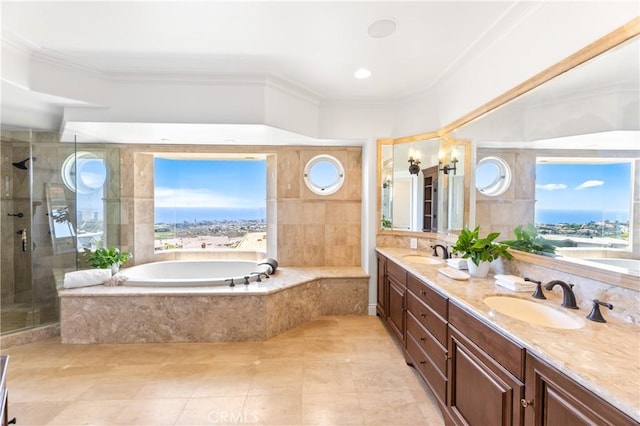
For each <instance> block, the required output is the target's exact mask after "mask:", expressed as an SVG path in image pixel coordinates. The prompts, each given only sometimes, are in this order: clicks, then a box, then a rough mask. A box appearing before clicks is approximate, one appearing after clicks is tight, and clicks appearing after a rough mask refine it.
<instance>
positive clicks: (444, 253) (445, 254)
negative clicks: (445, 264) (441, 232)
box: [431, 244, 449, 259]
mask: <svg viewBox="0 0 640 426" xmlns="http://www.w3.org/2000/svg"><path fill="white" fill-rule="evenodd" d="M438 247H441V248H442V258H443V259H449V251H448V250H447V248H446V247H445V246H443V245H442V244H436V245H433V246H431V248H432V249H433V255H434V256H435V257H438Z"/></svg>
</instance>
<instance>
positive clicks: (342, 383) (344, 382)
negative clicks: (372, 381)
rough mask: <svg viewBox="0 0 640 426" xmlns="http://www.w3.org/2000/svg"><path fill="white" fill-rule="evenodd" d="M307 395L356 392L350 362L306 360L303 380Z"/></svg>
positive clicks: (303, 389)
mask: <svg viewBox="0 0 640 426" xmlns="http://www.w3.org/2000/svg"><path fill="white" fill-rule="evenodd" d="M302 391H303V393H304V394H305V395H307V394H315V393H327V392H341V393H345V392H355V391H356V386H355V383H354V381H353V376H352V373H351V364H350V363H349V362H336V361H322V360H317V359H314V360H308V361H307V360H305V364H304V372H303V378H302Z"/></svg>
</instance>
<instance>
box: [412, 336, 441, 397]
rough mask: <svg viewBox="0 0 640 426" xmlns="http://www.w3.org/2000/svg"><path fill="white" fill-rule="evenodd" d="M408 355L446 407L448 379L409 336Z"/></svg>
mask: <svg viewBox="0 0 640 426" xmlns="http://www.w3.org/2000/svg"><path fill="white" fill-rule="evenodd" d="M407 353H408V354H409V357H410V358H411V360H412V362H413V366H414V367H415V368H416V369H417V370H418V372H419V373H420V375H421V376H422V377H424V380H425V382H427V385H429V387H430V388H431V390H432V391H433V394H434V395H435V396H436V398H438V399H439V400H440V402H441V403H442V404H443V405H444V404H445V403H446V401H447V377H446V376H445V375H443V374H442V373H441V372H440V371H439V369H438V368H437V367H436V366H435V365H433V363H432V362H431V361H430V359H429V356H428V355H427V354H426V353H425V352H424V351H423V350H422V349H421V348H420V344H419V343H418V342H416V340H415V339H414V338H413V336H412V335H410V334H409V335H407Z"/></svg>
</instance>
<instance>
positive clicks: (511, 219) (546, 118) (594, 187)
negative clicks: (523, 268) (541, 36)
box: [405, 25, 640, 288]
mask: <svg viewBox="0 0 640 426" xmlns="http://www.w3.org/2000/svg"><path fill="white" fill-rule="evenodd" d="M637 34H638V25H635V26H628V27H625V28H623V29H620V30H617V31H615V32H613V33H612V34H610V35H609V36H608V37H605V38H603V39H601V40H599V41H597V42H596V43H594V44H593V45H591V46H589V47H587V48H585V49H583V50H582V51H580V52H577V53H576V54H575V55H573V56H572V57H570V58H567V60H565V61H563V62H561V63H560V64H558V65H556V66H554V67H552V68H550V69H549V70H547V71H545V72H543V73H540V74H539V75H538V76H536V77H534V78H533V79H531V80H529V81H527V82H525V83H523V84H522V85H520V86H518V87H517V88H515V89H514V90H512V91H510V92H508V93H507V94H505V95H503V96H501V97H499V98H497V99H496V100H494V101H492V102H490V103H489V104H487V105H486V106H484V107H482V108H479V109H478V110H477V111H476V112H472V113H470V114H469V115H468V116H466V117H463V118H461V119H460V120H458V121H456V122H454V123H452V124H450V125H448V126H446V127H445V128H443V129H441V130H440V132H439V135H440V136H441V137H442V138H445V139H446V138H448V139H450V140H451V141H457V140H464V141H470V144H471V146H472V149H473V157H474V159H475V162H476V164H474V165H473V166H472V167H470V172H469V173H468V174H469V175H470V176H469V177H470V179H471V181H470V182H469V184H465V187H464V188H465V192H466V193H468V196H469V204H470V205H471V206H472V209H471V215H470V216H469V221H468V222H466V221H465V222H464V224H465V225H468V226H475V225H479V226H480V227H481V230H482V233H483V234H484V233H488V232H500V233H501V239H513V238H514V232H513V231H514V229H515V228H516V227H518V226H520V225H525V226H526V225H527V224H535V226H536V229H537V232H538V234H539V236H540V237H542V238H544V239H546V240H548V241H551V242H552V243H553V244H554V245H555V246H556V247H557V248H556V253H555V256H554V257H550V258H549V257H546V256H545V258H546V260H544V263H545V264H546V265H548V266H552V267H556V266H558V268H559V269H561V268H564V270H566V271H571V272H575V273H577V274H580V273H581V272H580V271H581V270H584V272H582V273H583V274H587V275H589V274H590V273H591V271H594V270H602V272H603V274H602V275H599V276H601V277H607V276H611V277H616V278H615V280H616V281H617V282H621V283H623V285H628V286H631V287H633V288H637V287H638V276H640V266H639V265H640V260H639V259H640V186H639V185H640V183H639V182H640V107H639V100H640V37H639V36H638V35H637ZM594 52H596V53H595V57H592V58H591V59H589V60H586V61H585V58H589V57H591V56H593V55H594ZM598 52H599V54H598ZM576 64H579V65H577V66H575V65H576ZM563 68H564V69H563ZM567 69H568V70H567ZM554 75H557V76H556V77H555V78H551V79H549V76H554ZM531 89H533V90H531ZM507 101H508V102H507ZM505 102H506V103H505ZM491 158H497V159H500V161H502V162H503V163H504V164H506V165H507V166H508V167H507V169H508V171H509V173H510V175H509V178H510V182H509V184H508V185H506V186H505V187H503V188H501V189H500V191H495V192H496V193H494V194H489V193H486V191H484V192H483V191H481V190H480V189H482V188H484V186H486V185H487V182H489V185H491V184H495V185H499V184H500V183H501V182H500V178H501V175H500V167H497V166H496V167H493V168H491V167H488V169H489V171H490V172H491V173H493V175H491V176H493V178H492V177H491V176H484V175H478V176H476V165H477V164H486V163H491V161H484V162H483V160H484V159H491ZM405 161H406V160H405ZM496 164H498V163H495V164H494V166H495V165H496ZM494 169H495V170H494ZM477 179H479V181H476V180H477ZM491 179H493V180H491ZM478 185H480V189H477V188H478ZM483 185H484V186H483ZM470 188H473V190H470ZM536 257H540V256H536ZM563 265H571V266H566V267H565V266H563ZM582 266H586V268H584V269H582ZM607 274H610V275H607Z"/></svg>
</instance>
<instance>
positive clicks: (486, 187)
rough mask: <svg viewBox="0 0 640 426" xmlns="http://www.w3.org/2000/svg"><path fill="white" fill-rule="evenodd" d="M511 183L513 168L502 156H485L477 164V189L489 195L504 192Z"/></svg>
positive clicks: (492, 195) (493, 195)
mask: <svg viewBox="0 0 640 426" xmlns="http://www.w3.org/2000/svg"><path fill="white" fill-rule="evenodd" d="M510 184H511V168H510V167H509V164H507V162H506V161H504V160H503V159H502V158H500V157H485V158H483V159H482V160H480V161H479V162H478V165H477V166H476V189H477V190H478V191H480V192H481V193H483V194H484V195H487V196H489V197H496V196H498V195H501V194H502V193H504V191H506V190H507V188H509V185H510Z"/></svg>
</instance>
